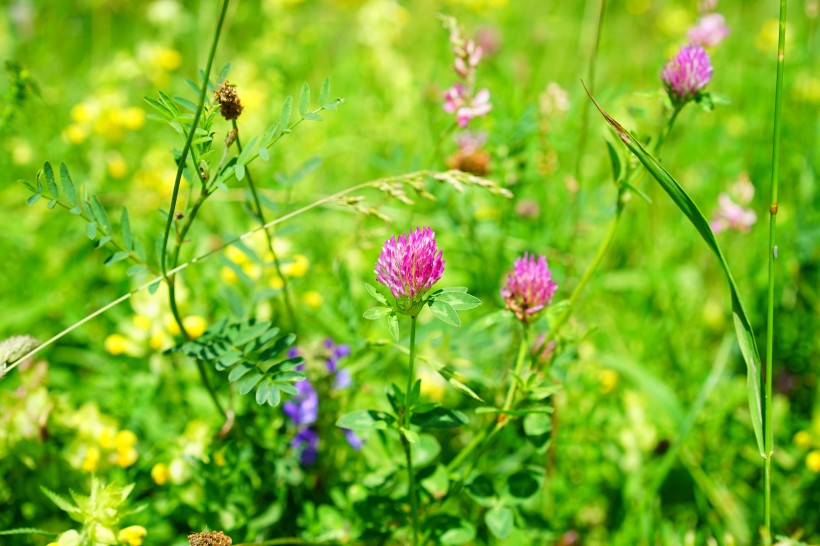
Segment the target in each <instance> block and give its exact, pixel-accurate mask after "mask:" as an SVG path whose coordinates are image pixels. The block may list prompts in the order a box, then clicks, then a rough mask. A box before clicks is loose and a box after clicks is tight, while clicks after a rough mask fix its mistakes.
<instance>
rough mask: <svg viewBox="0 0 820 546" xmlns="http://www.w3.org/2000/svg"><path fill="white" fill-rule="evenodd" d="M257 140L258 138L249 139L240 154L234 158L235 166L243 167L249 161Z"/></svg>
mask: <svg viewBox="0 0 820 546" xmlns="http://www.w3.org/2000/svg"><path fill="white" fill-rule="evenodd" d="M258 140H259V137H258V136H255V137H253V138H252V139H250V140H249V141H248V143H247V144H245V146H244V147H243V148H242V152H241V153H240V154H239V156H238V157H237V158H236V164H237V165H245V164H247V163H248V160H249V159H250V157H251V154H252V153H253V150H254V148H255V147H256V142H257V141H258Z"/></svg>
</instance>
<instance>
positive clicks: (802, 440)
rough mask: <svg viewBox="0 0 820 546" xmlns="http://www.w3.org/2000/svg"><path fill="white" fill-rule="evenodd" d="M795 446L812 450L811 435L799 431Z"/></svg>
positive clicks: (795, 437)
mask: <svg viewBox="0 0 820 546" xmlns="http://www.w3.org/2000/svg"><path fill="white" fill-rule="evenodd" d="M794 445H796V446H797V447H799V448H802V449H808V448H810V447H811V434H809V433H808V432H806V431H805V430H801V431H798V433H797V434H795V435H794Z"/></svg>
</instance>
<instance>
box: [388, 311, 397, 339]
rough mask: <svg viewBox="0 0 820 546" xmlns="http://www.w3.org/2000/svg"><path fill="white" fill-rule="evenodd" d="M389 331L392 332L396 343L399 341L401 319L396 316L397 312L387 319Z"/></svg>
mask: <svg viewBox="0 0 820 546" xmlns="http://www.w3.org/2000/svg"><path fill="white" fill-rule="evenodd" d="M387 329H388V330H389V331H390V335H391V336H393V339H395V340H396V341H398V340H399V317H398V316H397V315H396V312H395V311H394V312H392V313H390V315H389V316H388V317H387Z"/></svg>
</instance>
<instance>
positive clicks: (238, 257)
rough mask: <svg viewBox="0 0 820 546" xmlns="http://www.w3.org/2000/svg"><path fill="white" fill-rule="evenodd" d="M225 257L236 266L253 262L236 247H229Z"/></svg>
mask: <svg viewBox="0 0 820 546" xmlns="http://www.w3.org/2000/svg"><path fill="white" fill-rule="evenodd" d="M225 257H226V258H228V259H229V260H230V261H232V262H233V263H235V264H236V265H245V264H246V263H248V262H249V261H250V260H251V259H250V257H249V256H248V255H247V254H245V253H244V252H243V251H242V249H241V248H238V247H235V246H229V247H228V248H226V249H225Z"/></svg>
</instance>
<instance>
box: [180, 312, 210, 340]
mask: <svg viewBox="0 0 820 546" xmlns="http://www.w3.org/2000/svg"><path fill="white" fill-rule="evenodd" d="M182 325H183V326H185V330H186V331H187V332H188V335H189V336H191V337H192V338H198V337H199V336H201V335H202V334H204V333H205V330H206V329H207V328H208V322H207V321H206V320H205V319H204V318H202V317H200V316H199V315H191V316H188V317H185V318H184V319H182Z"/></svg>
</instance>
